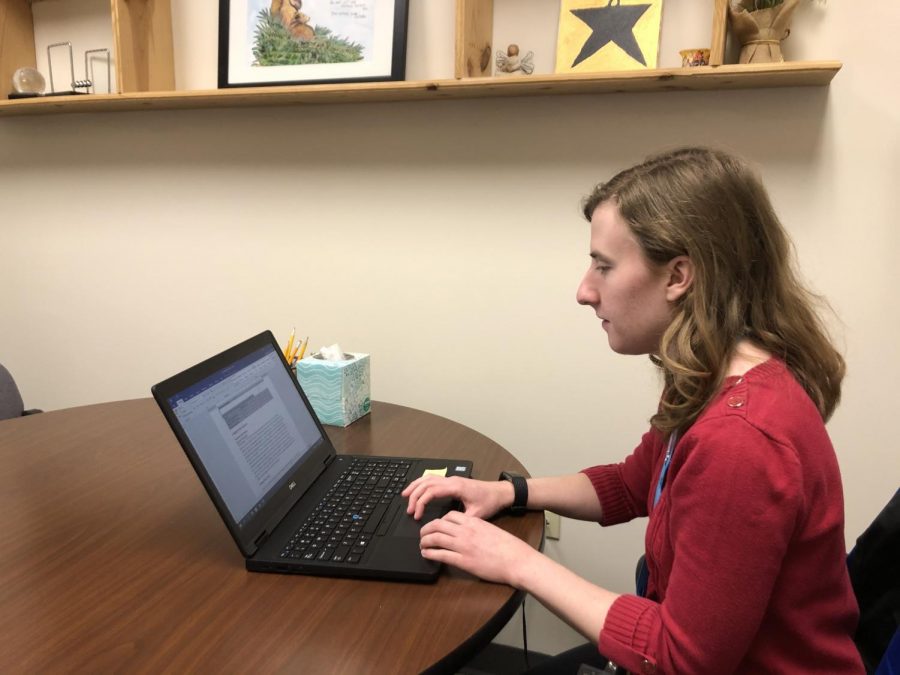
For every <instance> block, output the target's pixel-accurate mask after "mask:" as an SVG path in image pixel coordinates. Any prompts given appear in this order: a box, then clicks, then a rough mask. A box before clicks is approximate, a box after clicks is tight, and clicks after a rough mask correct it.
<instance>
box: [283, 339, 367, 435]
mask: <svg viewBox="0 0 900 675" xmlns="http://www.w3.org/2000/svg"><path fill="white" fill-rule="evenodd" d="M344 355H345V356H346V357H347V358H346V359H344V360H342V361H328V360H326V359H323V358H322V357H321V356H319V355H318V354H312V355H311V356H308V357H306V358H305V359H302V360H300V361H298V362H297V381H298V382H299V383H300V387H301V388H302V389H303V392H304V393H305V394H306V397H307V398H308V399H309V402H310V403H311V404H312V407H313V410H315V411H316V415H317V416H318V417H319V421H320V422H322V424H334V425H336V426H340V427H345V426H347V425H348V424H350V423H351V422H353V421H354V420H357V419H359V418H360V417H362V416H363V415H365V414H366V413H368V412H369V409H370V407H371V400H370V398H369V355H368V354H349V353H345V354H344Z"/></svg>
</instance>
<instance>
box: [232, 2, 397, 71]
mask: <svg viewBox="0 0 900 675" xmlns="http://www.w3.org/2000/svg"><path fill="white" fill-rule="evenodd" d="M408 2H409V0H219V78H218V79H219V88H220V89H226V88H233V87H270V86H279V85H298V84H326V83H341V82H381V81H391V80H403V79H404V77H405V75H406V31H407V20H408V12H409V7H408Z"/></svg>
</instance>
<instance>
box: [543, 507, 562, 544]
mask: <svg viewBox="0 0 900 675" xmlns="http://www.w3.org/2000/svg"><path fill="white" fill-rule="evenodd" d="M559 520H560V519H559V514H557V513H553V512H552V511H544V535H545V536H546V537H547V539H559V525H560V523H559Z"/></svg>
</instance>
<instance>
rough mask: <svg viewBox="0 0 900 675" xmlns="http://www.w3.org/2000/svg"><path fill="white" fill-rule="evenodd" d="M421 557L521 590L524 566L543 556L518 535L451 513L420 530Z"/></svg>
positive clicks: (475, 519)
mask: <svg viewBox="0 0 900 675" xmlns="http://www.w3.org/2000/svg"><path fill="white" fill-rule="evenodd" d="M420 546H421V549H422V556H423V557H424V558H428V559H429V560H436V561H438V562H443V563H447V564H448V565H453V566H454V567H459V568H460V569H462V570H464V571H466V572H469V573H470V574H474V575H475V576H477V577H480V578H482V579H484V580H485V581H493V582H495V583H501V584H509V585H510V586H515V587H518V585H517V584H518V579H519V578H520V576H521V575H520V572H521V569H522V566H523V565H528V564H529V561H530V560H532V559H533V558H532V556H534V555H540V554H539V553H538V552H537V551H535V550H534V549H533V548H531V546H529V545H528V544H526V543H525V542H524V541H522V540H521V539H519V538H518V537H516V536H513V535H511V534H509V532H506V531H504V530H501V529H500V528H499V527H497V526H496V525H492V524H491V523H488V522H487V521H484V520H482V519H481V518H473V517H472V516H467V515H466V514H465V513H461V512H459V511H450V512H449V513H448V514H447V515H445V516H444V517H443V518H439V519H437V520H432V521H431V522H430V523H427V524H426V525H425V526H424V527H423V528H422V531H421V540H420Z"/></svg>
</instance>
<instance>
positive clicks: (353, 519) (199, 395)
mask: <svg viewBox="0 0 900 675" xmlns="http://www.w3.org/2000/svg"><path fill="white" fill-rule="evenodd" d="M152 392H153V397H154V398H155V399H156V402H157V403H158V404H159V407H160V408H161V409H162V412H163V415H165V417H166V420H167V421H168V422H169V424H170V425H171V427H172V430H173V431H174V432H175V436H177V437H178V440H179V442H180V443H181V446H182V447H183V448H184V451H185V453H186V454H187V456H188V459H189V460H190V462H191V464H192V465H193V466H194V469H195V470H196V471H197V475H198V476H199V477H200V481H201V482H202V483H203V486H204V487H205V488H206V491H207V492H208V493H209V496H210V497H211V498H212V500H213V502H214V503H215V505H216V508H217V509H218V511H219V514H220V515H221V516H222V520H224V521H225V525H226V526H227V527H228V531H229V532H231V536H232V537H234V540H235V542H236V543H237V545H238V548H240V550H241V553H243V554H244V558H245V560H246V564H247V569H248V570H252V571H255V572H283V573H297V574H320V575H327V576H352V577H374V578H379V579H398V580H406V581H434V580H435V579H436V578H437V576H438V573H439V572H440V565H439V564H438V563H435V562H433V561H429V560H425V559H424V558H423V557H422V556H421V554H420V552H419V529H420V528H421V526H422V525H424V524H425V523H426V522H428V521H429V520H432V519H434V518H439V517H441V516H443V515H444V514H445V513H447V511H449V510H450V509H451V508H454V506H455V504H453V503H452V502H451V501H449V500H438V501H436V502H432V503H430V504H429V505H428V507H427V509H426V513H425V517H423V518H422V519H421V520H420V521H415V520H413V519H412V517H410V516H408V515H407V514H406V500H405V499H403V498H402V497H401V496H400V492H401V491H402V490H403V488H404V487H406V486H407V485H408V484H409V483H410V482H411V481H413V480H414V479H416V478H418V477H419V476H421V475H423V474H424V473H425V472H426V471H432V472H438V473H441V474H443V473H446V475H447V476H471V474H472V463H471V462H469V461H464V460H455V459H422V458H416V457H378V456H370V455H344V454H340V455H339V454H337V452H336V451H335V449H334V447H333V446H332V444H331V441H329V440H328V436H327V435H326V434H325V431H324V430H323V428H322V425H321V423H320V422H319V420H318V418H317V417H316V415H315V412H313V409H312V406H311V405H310V404H309V401H308V400H307V398H306V396H305V395H304V393H303V391H302V389H301V388H300V386H299V384H298V383H297V380H296V378H295V377H293V376H292V373H291V371H290V369H289V368H288V365H287V363H286V361H285V359H284V357H283V356H282V353H281V351H280V349H279V347H278V344H277V343H276V342H275V338H274V337H273V336H272V333H271V332H268V331H266V332H264V333H260V334H259V335H257V336H255V337H252V338H250V339H249V340H246V341H244V342H242V343H241V344H239V345H236V346H235V347H232V348H231V349H228V350H227V351H224V352H222V353H221V354H219V355H217V356H213V357H212V358H210V359H207V360H206V361H203V362H202V363H199V364H197V365H196V366H193V367H192V368H188V369H187V370H185V371H184V372H182V373H179V374H178V375H174V376H173V377H170V378H169V379H167V380H165V381H163V382H160V383H159V384H157V385H155V386H154V387H153V388H152Z"/></svg>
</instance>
